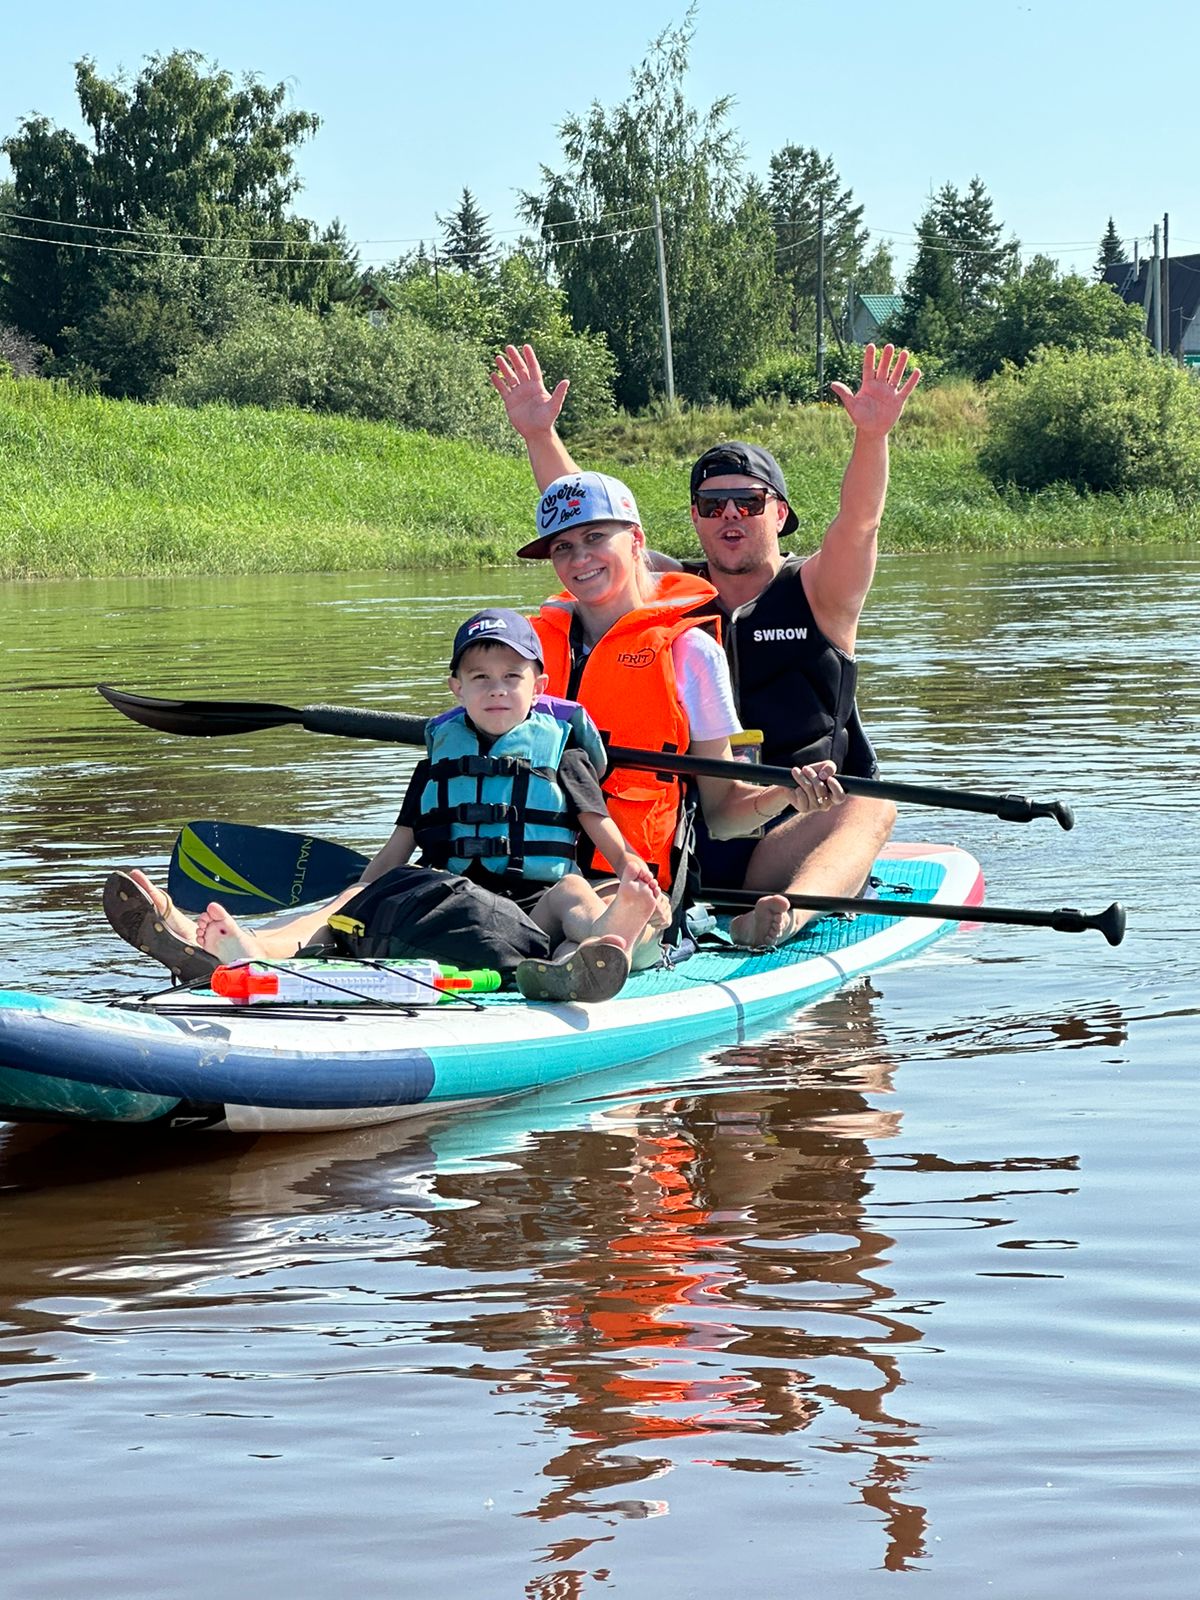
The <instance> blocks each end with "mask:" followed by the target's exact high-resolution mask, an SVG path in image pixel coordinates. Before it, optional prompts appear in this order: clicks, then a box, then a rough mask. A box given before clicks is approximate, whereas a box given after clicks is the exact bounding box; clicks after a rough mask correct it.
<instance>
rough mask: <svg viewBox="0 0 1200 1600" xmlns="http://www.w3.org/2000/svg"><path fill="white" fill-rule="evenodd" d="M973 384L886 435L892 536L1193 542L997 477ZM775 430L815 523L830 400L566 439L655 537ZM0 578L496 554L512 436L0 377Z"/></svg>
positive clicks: (504, 544) (930, 398)
mask: <svg viewBox="0 0 1200 1600" xmlns="http://www.w3.org/2000/svg"><path fill="white" fill-rule="evenodd" d="M982 431H983V414H982V407H981V402H980V398H979V392H978V390H976V389H975V388H974V387H973V386H971V385H967V384H963V385H952V384H945V385H943V386H941V387H940V388H935V389H932V390H930V391H929V392H928V393H923V392H921V391H918V393H917V394H916V395H915V396H914V397H913V401H912V403H911V404H910V408H909V410H908V411H907V412H906V414H905V418H904V421H903V423H902V425H901V429H900V431H899V433H898V435H897V438H896V442H895V445H894V448H893V452H892V461H893V470H892V485H891V493H890V496H889V501H888V511H887V517H886V520H885V525H884V540H885V543H886V546H887V548H888V549H891V550H945V549H963V548H980V549H981V548H992V549H995V548H999V547H1006V546H1011V547H1017V546H1020V547H1036V546H1062V545H1107V544H1115V543H1122V544H1123V543H1134V542H1139V543H1151V542H1163V543H1167V542H1182V541H1186V540H1194V539H1196V538H1198V537H1200V512H1198V510H1197V508H1196V507H1194V506H1192V507H1181V506H1179V505H1177V504H1176V503H1175V501H1174V500H1172V499H1171V497H1170V496H1167V495H1163V496H1155V495H1143V496H1140V497H1137V498H1129V497H1126V498H1121V497H1116V496H1093V497H1091V498H1085V497H1081V496H1079V495H1076V494H1075V493H1074V492H1073V491H1070V490H1063V491H1054V492H1048V493H1044V494H1041V495H1019V494H1015V493H1001V492H998V491H997V490H996V489H994V488H993V487H992V486H991V485H990V484H989V483H988V482H987V480H986V479H985V478H984V477H983V476H982V474H981V473H980V472H979V469H978V467H977V465H976V452H977V449H978V445H979V442H980V439H981V438H982ZM729 437H733V438H750V439H754V440H756V441H758V442H760V443H763V444H766V445H767V446H768V447H769V448H770V449H771V450H773V451H774V452H775V454H776V455H777V456H778V457H779V459H780V461H781V463H782V464H783V467H784V471H785V472H786V474H787V477H788V482H789V486H790V489H791V494H792V500H793V504H794V505H795V508H796V511H797V514H798V516H799V517H800V519H801V524H802V529H803V530H804V534H805V535H807V538H808V541H809V542H810V543H811V541H812V540H815V539H816V538H817V537H818V536H819V534H820V531H821V529H822V528H823V527H824V526H825V524H826V523H827V522H828V520H829V518H830V517H831V516H832V515H833V513H834V511H835V509H836V507H837V494H838V485H839V482H840V479H841V474H842V471H843V469H844V466H845V462H846V458H847V454H848V449H849V427H848V424H847V422H846V419H845V417H844V416H843V415H842V414H841V411H840V408H839V407H836V406H806V407H796V406H788V405H771V406H767V405H762V406H758V407H754V408H751V409H750V410H747V411H742V412H736V413H735V412H733V411H730V410H728V409H723V408H711V409H704V408H697V409H694V410H686V411H682V412H680V413H678V414H676V415H666V414H663V413H659V414H657V415H656V414H650V415H648V416H644V417H638V418H628V417H618V418H615V419H614V420H613V421H612V422H611V423H608V424H606V425H605V426H604V427H602V428H597V429H594V430H592V431H591V432H590V433H589V434H588V435H586V436H581V437H576V438H574V439H573V440H572V441H571V448H572V450H573V452H574V454H575V456H576V459H578V460H579V461H580V462H581V463H582V464H583V465H586V466H594V467H599V468H602V469H604V470H607V471H610V472H614V473H616V474H618V475H619V476H621V477H623V478H625V479H626V481H627V482H628V483H629V485H630V487H631V488H632V489H633V491H634V494H635V495H636V496H637V499H638V503H639V506H640V508H641V512H642V516H643V519H644V520H645V522H646V524H647V527H648V528H649V530H650V532H651V536H652V542H653V543H654V544H655V545H656V546H658V547H660V548H662V549H665V550H671V551H674V552H676V553H679V552H682V551H684V550H686V549H689V548H692V547H693V544H694V541H693V539H692V534H691V525H690V522H689V520H688V514H687V469H688V467H689V465H690V463H691V461H692V460H693V458H694V457H695V456H696V455H698V454H699V453H700V452H701V451H702V450H703V449H705V448H706V447H707V446H708V445H710V444H712V443H713V442H715V441H716V440H718V439H720V438H729ZM0 461H2V463H3V468H2V471H0V577H4V578H19V577H78V576H114V575H136V574H143V573H165V572H178V573H190V572H226V573H240V572H278V571H339V570H345V571H352V570H368V569H380V568H385V569H387V568H390V569H398V568H414V569H415V568H436V567H452V566H459V567H463V566H473V565H493V564H498V563H503V562H506V561H508V560H510V559H511V552H512V551H513V549H515V548H516V546H517V545H518V544H520V543H522V542H523V541H524V540H525V539H526V538H528V537H529V532H530V521H531V515H532V508H533V501H534V496H533V492H532V488H531V483H530V478H529V473H528V469H527V467H526V466H525V464H524V462H523V461H522V460H521V459H520V458H519V457H516V456H504V455H499V454H496V453H495V452H492V451H488V450H485V449H482V448H479V447H477V446H473V445H469V444H463V443H460V442H457V441H451V440H446V439H439V438H432V437H430V436H428V435H425V434H418V433H406V432H403V431H401V430H400V429H397V428H394V427H391V426H388V425H387V424H383V423H368V422H357V421H353V420H349V419H346V418H339V417H318V416H313V415H310V414H308V413H305V412H298V411H291V412H266V411H256V410H253V409H249V408H247V409H242V410H234V409H231V408H227V407H222V406H208V407H204V408H201V409H199V410H189V409H185V408H182V407H175V406H165V405H156V406H146V405H137V404H134V403H132V402H127V401H116V400H104V399H100V398H98V397H94V396H87V395H79V394H75V393H72V392H71V391H69V390H67V389H65V388H64V387H62V386H60V385H57V384H53V383H46V382H41V381H38V380H36V379H0Z"/></svg>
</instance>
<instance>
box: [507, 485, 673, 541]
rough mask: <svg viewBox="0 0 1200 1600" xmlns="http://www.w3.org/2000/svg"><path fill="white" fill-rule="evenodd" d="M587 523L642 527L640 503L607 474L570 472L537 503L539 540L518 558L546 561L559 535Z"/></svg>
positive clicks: (547, 489) (545, 492) (547, 488)
mask: <svg viewBox="0 0 1200 1600" xmlns="http://www.w3.org/2000/svg"><path fill="white" fill-rule="evenodd" d="M586 522H623V523H634V522H636V523H637V525H638V527H639V528H640V527H641V525H642V519H641V517H640V516H639V515H638V508H637V503H636V502H635V500H634V498H633V495H632V494H630V492H629V490H628V489H627V488H626V487H625V485H624V484H623V483H622V482H621V480H620V479H619V478H610V477H609V476H608V474H607V473H606V472H568V473H567V474H566V476H565V477H562V478H555V480H554V482H553V483H551V484H549V485H548V486H547V487H546V489H545V491H544V492H543V494H542V497H541V499H540V500H539V501H538V509H537V527H538V537H537V538H536V539H531V540H530V542H529V543H528V544H524V545H522V546H521V548H520V549H519V550H518V551H517V554H518V555H519V556H523V557H524V558H525V560H526V561H544V560H546V559H547V558H548V557H549V555H550V543H551V540H552V539H554V537H555V536H556V535H557V534H560V533H567V532H569V531H570V530H571V529H572V528H579V527H582V526H583V524H584V523H586Z"/></svg>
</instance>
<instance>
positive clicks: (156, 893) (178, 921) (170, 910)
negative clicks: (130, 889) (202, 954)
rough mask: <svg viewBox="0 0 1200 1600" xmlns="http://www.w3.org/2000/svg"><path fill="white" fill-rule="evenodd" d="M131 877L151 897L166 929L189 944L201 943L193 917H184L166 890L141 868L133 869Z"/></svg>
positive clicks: (130, 872) (130, 870) (130, 873)
mask: <svg viewBox="0 0 1200 1600" xmlns="http://www.w3.org/2000/svg"><path fill="white" fill-rule="evenodd" d="M129 876H130V877H131V878H132V879H133V881H134V883H136V884H137V885H138V887H139V888H140V889H143V890H144V891H145V892H146V894H147V895H149V897H150V900H151V902H152V904H153V906H154V909H155V910H156V911H157V912H158V914H159V916H160V917H162V922H163V927H164V928H169V929H170V931H171V932H172V933H173V934H174V935H175V936H176V938H177V939H186V940H187V942H188V943H189V944H198V943H199V940H198V939H197V937H196V924H195V923H194V922H193V921H192V919H191V917H185V916H184V914H183V912H182V911H180V910H179V909H178V907H177V906H176V905H175V903H174V901H173V900H172V899H171V897H170V895H169V894H167V892H166V890H165V889H160V888H159V887H158V885H157V884H156V883H151V881H150V879H149V878H148V877H147V876H146V874H145V873H144V872H143V871H142V869H141V868H140V867H131V868H130V869H129ZM164 912H166V915H165V916H163V913H164Z"/></svg>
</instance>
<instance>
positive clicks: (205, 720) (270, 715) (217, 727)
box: [96, 683, 301, 738]
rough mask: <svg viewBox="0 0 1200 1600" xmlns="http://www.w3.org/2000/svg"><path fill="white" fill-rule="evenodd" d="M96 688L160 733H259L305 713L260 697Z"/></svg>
mask: <svg viewBox="0 0 1200 1600" xmlns="http://www.w3.org/2000/svg"><path fill="white" fill-rule="evenodd" d="M96 691H97V693H98V694H102V695H103V696H104V698H105V699H106V700H107V701H108V703H109V705H110V706H114V707H115V708H116V709H117V710H118V711H119V712H121V714H122V715H123V716H126V717H129V718H130V720H131V721H133V722H140V723H141V724H142V726H143V727H146V728H154V729H156V730H157V731H158V732H159V733H182V734H193V735H195V734H198V735H200V736H202V737H205V738H216V737H219V736H220V735H222V734H232V733H256V732H258V730H259V729H260V728H280V727H283V726H284V725H285V724H287V723H289V722H299V721H300V718H301V713H300V712H299V711H297V710H295V709H294V708H293V707H291V706H276V705H271V704H269V703H267V702H264V701H258V700H162V699H157V698H155V697H154V696H152V695H146V694H129V693H128V692H127V691H126V690H124V689H114V688H112V686H111V685H110V684H107V683H98V684H97V685H96Z"/></svg>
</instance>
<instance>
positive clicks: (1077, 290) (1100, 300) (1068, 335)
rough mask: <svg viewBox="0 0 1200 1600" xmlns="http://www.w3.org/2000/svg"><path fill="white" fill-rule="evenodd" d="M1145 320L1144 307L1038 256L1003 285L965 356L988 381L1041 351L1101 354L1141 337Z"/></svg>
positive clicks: (972, 335)
mask: <svg viewBox="0 0 1200 1600" xmlns="http://www.w3.org/2000/svg"><path fill="white" fill-rule="evenodd" d="M1142 318H1143V312H1142V309H1141V307H1140V306H1130V305H1126V304H1125V302H1124V301H1123V300H1122V299H1121V297H1120V295H1118V294H1115V293H1114V292H1113V290H1112V289H1111V288H1110V287H1109V285H1108V284H1106V283H1096V282H1094V281H1089V280H1088V279H1086V278H1081V277H1079V276H1078V275H1077V274H1071V275H1069V276H1067V277H1063V276H1061V275H1060V273H1059V271H1058V268H1057V267H1056V265H1055V264H1054V262H1053V261H1051V260H1049V259H1048V258H1047V257H1046V256H1042V255H1039V256H1035V257H1034V258H1033V260H1032V261H1031V262H1030V263H1029V265H1028V266H1027V267H1026V268H1025V270H1024V272H1022V273H1021V274H1020V275H1019V276H1018V277H1015V278H1010V279H1009V280H1008V282H1007V283H1004V284H1001V286H1000V288H999V290H998V291H997V295H996V303H995V305H994V306H991V307H988V308H987V309H985V310H984V311H982V312H981V313H980V314H979V316H978V317H977V318H976V320H975V322H974V324H973V325H972V326H971V328H970V330H969V332H968V335H967V345H966V350H965V354H966V356H967V360H968V364H969V366H970V368H971V370H972V372H973V373H974V375H975V376H976V377H978V378H987V377H990V376H991V374H992V373H993V372H998V371H999V370H1000V368H1001V367H1002V366H1003V365H1004V364H1005V362H1010V363H1011V364H1012V365H1013V366H1017V367H1021V366H1024V365H1025V363H1026V362H1027V361H1028V360H1029V358H1030V357H1031V356H1032V355H1033V352H1034V351H1035V350H1036V349H1038V348H1039V346H1041V345H1059V346H1061V347H1062V348H1064V349H1067V350H1102V349H1104V348H1105V347H1107V346H1111V345H1112V344H1114V343H1116V342H1119V341H1120V340H1122V339H1126V338H1128V337H1129V336H1130V335H1131V334H1134V333H1137V332H1138V331H1139V329H1140V328H1141V326H1142Z"/></svg>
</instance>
